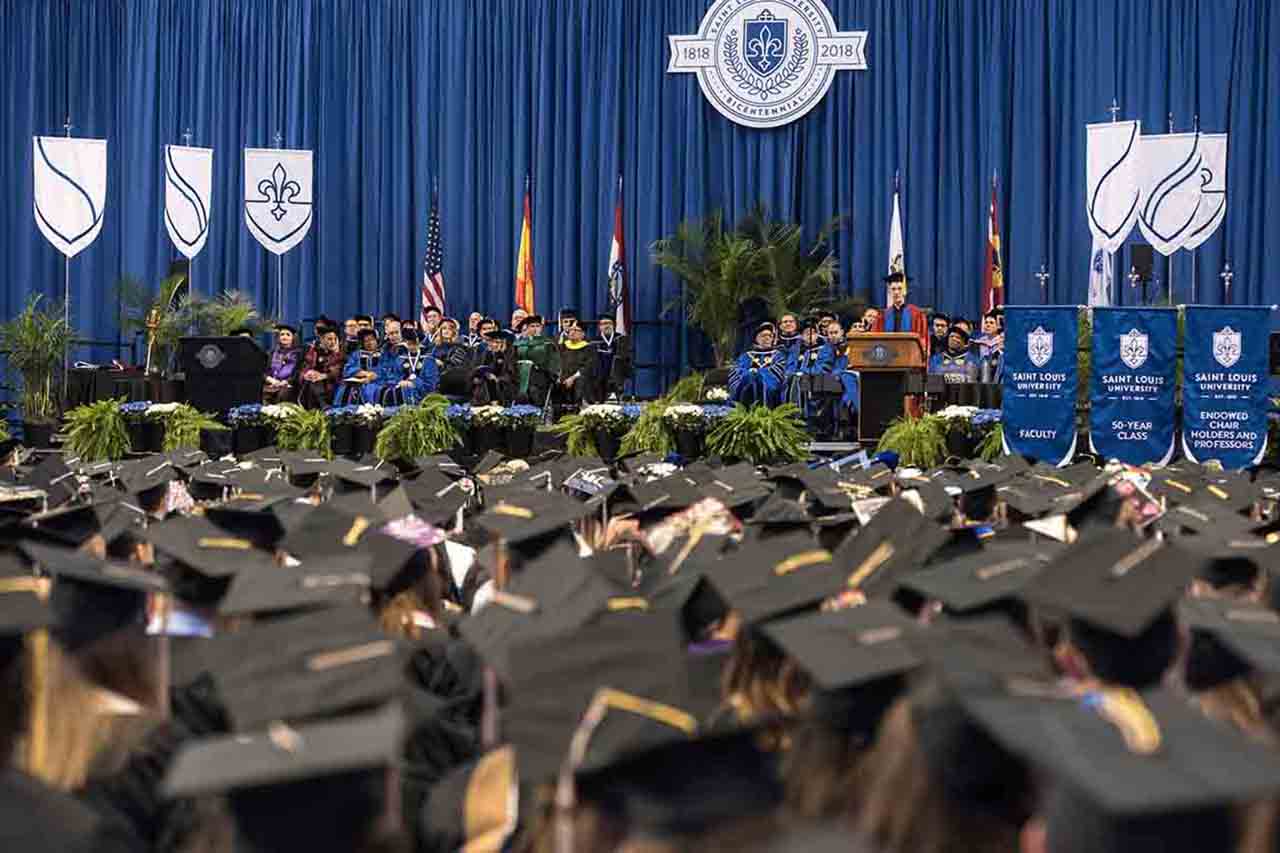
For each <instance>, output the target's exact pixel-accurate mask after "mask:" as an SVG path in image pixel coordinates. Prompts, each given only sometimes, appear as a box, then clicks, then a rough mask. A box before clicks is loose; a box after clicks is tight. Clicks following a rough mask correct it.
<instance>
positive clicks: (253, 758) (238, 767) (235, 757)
mask: <svg viewBox="0 0 1280 853" xmlns="http://www.w3.org/2000/svg"><path fill="white" fill-rule="evenodd" d="M404 727H405V723H404V714H403V712H402V711H401V710H400V707H399V706H398V705H391V706H389V707H387V708H383V709H380V710H377V711H374V712H372V713H366V714H353V715H350V716H346V717H342V718H339V719H334V720H326V721H323V722H317V723H312V724H309V725H305V726H299V727H297V728H293V727H291V726H288V725H286V724H284V723H282V722H277V721H268V722H267V723H266V724H264V726H263V727H262V728H261V729H260V730H256V731H252V732H241V733H239V734H235V735H226V736H221V737H214V738H208V739H205V740H193V741H189V742H188V743H186V744H185V745H184V746H183V747H182V748H181V749H180V750H179V751H178V753H177V755H175V756H174V759H173V764H172V766H171V767H170V768H169V770H168V773H167V774H166V775H165V779H164V793H165V795H166V796H169V797H196V796H203V795H208V794H220V793H227V792H230V791H235V790H239V789H249V788H251V789H258V790H262V789H268V788H271V787H273V786H279V785H287V784H288V783H290V782H300V781H305V780H309V779H316V778H321V777H325V776H331V775H336V774H346V773H350V772H352V771H357V770H369V769H377V768H380V767H388V766H392V765H394V764H395V763H396V760H397V755H398V752H399V749H400V746H401V740H402V738H403V735H404Z"/></svg>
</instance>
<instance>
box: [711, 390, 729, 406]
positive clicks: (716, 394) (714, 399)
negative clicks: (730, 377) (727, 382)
mask: <svg viewBox="0 0 1280 853" xmlns="http://www.w3.org/2000/svg"><path fill="white" fill-rule="evenodd" d="M706 399H707V401H708V402H711V403H723V402H724V401H725V400H728V399H729V389H728V388H712V389H710V390H709V391H707V394H706Z"/></svg>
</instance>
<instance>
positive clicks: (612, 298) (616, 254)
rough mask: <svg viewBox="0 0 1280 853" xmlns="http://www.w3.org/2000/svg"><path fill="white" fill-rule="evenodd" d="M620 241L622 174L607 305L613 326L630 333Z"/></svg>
mask: <svg viewBox="0 0 1280 853" xmlns="http://www.w3.org/2000/svg"><path fill="white" fill-rule="evenodd" d="M623 246H624V244H623V242H622V176H621V175H619V176H618V198H617V200H616V204H615V207H614V209H613V242H612V243H611V244H610V245H609V305H610V307H612V308H613V315H614V316H613V327H614V329H615V331H617V332H618V334H620V335H627V334H630V333H631V300H630V299H628V298H627V267H626V262H625V260H624V259H623V256H624V254H625V249H624V248H623Z"/></svg>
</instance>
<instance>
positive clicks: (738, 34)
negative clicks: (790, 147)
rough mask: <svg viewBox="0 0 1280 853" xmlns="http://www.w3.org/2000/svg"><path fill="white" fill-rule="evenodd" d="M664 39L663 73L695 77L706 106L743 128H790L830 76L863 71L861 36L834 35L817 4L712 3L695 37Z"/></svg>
mask: <svg viewBox="0 0 1280 853" xmlns="http://www.w3.org/2000/svg"><path fill="white" fill-rule="evenodd" d="M668 38H669V39H670V43H671V62H670V64H668V65H667V73H669V74H679V73H690V74H697V75H698V85H699V86H701V87H702V94H703V95H705V96H706V97H707V100H709V101H710V102H711V103H712V105H713V106H714V107H715V108H716V109H717V110H719V111H720V113H721V114H722V115H724V116H725V118H728V119H729V120H730V121H734V122H737V123H738V124H741V125H746V126H747V127H778V126H779V125H784V124H787V123H789V122H793V121H795V120H796V119H798V118H800V117H801V116H803V115H804V114H805V113H807V112H809V110H811V109H813V108H814V107H815V106H817V105H818V102H819V101H821V100H822V98H823V96H824V95H826V94H827V90H828V89H830V88H831V80H832V78H833V77H834V76H835V73H836V71H839V70H840V69H858V70H863V69H866V67H867V57H866V44H867V33H866V31H865V30H859V31H856V32H840V31H838V30H837V29H836V24H835V20H834V19H833V18H832V17H831V12H830V11H829V10H828V9H827V7H826V5H825V4H824V3H823V2H822V0H716V2H715V3H713V4H712V5H711V8H710V9H708V10H707V14H706V15H704V16H703V18H702V24H701V26H699V27H698V32H697V34H696V35H684V36H669V37H668Z"/></svg>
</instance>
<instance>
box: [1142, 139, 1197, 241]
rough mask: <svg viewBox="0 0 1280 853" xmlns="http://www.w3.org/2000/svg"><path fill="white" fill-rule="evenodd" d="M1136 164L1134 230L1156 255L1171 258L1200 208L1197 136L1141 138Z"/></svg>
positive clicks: (1184, 239)
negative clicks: (1138, 194)
mask: <svg viewBox="0 0 1280 853" xmlns="http://www.w3.org/2000/svg"><path fill="white" fill-rule="evenodd" d="M1140 142H1141V148H1140V151H1139V162H1138V180H1139V188H1140V190H1141V192H1142V201H1141V202H1140V203H1139V205H1138V227H1139V229H1141V231H1142V236H1143V237H1145V238H1146V239H1147V242H1148V243H1150V244H1151V245H1152V246H1153V247H1154V248H1155V250H1156V251H1157V252H1159V253H1160V254H1162V255H1172V254H1173V253H1174V252H1176V251H1178V249H1181V248H1182V247H1183V245H1184V244H1185V243H1186V239H1187V236H1188V235H1189V233H1190V231H1191V226H1192V224H1193V223H1194V222H1195V219H1196V210H1197V208H1199V206H1200V162H1201V160H1202V159H1203V158H1202V156H1201V154H1200V151H1199V149H1200V145H1199V134H1197V133H1162V134H1157V135H1154V136H1143V137H1142V139H1141V141H1140Z"/></svg>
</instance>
